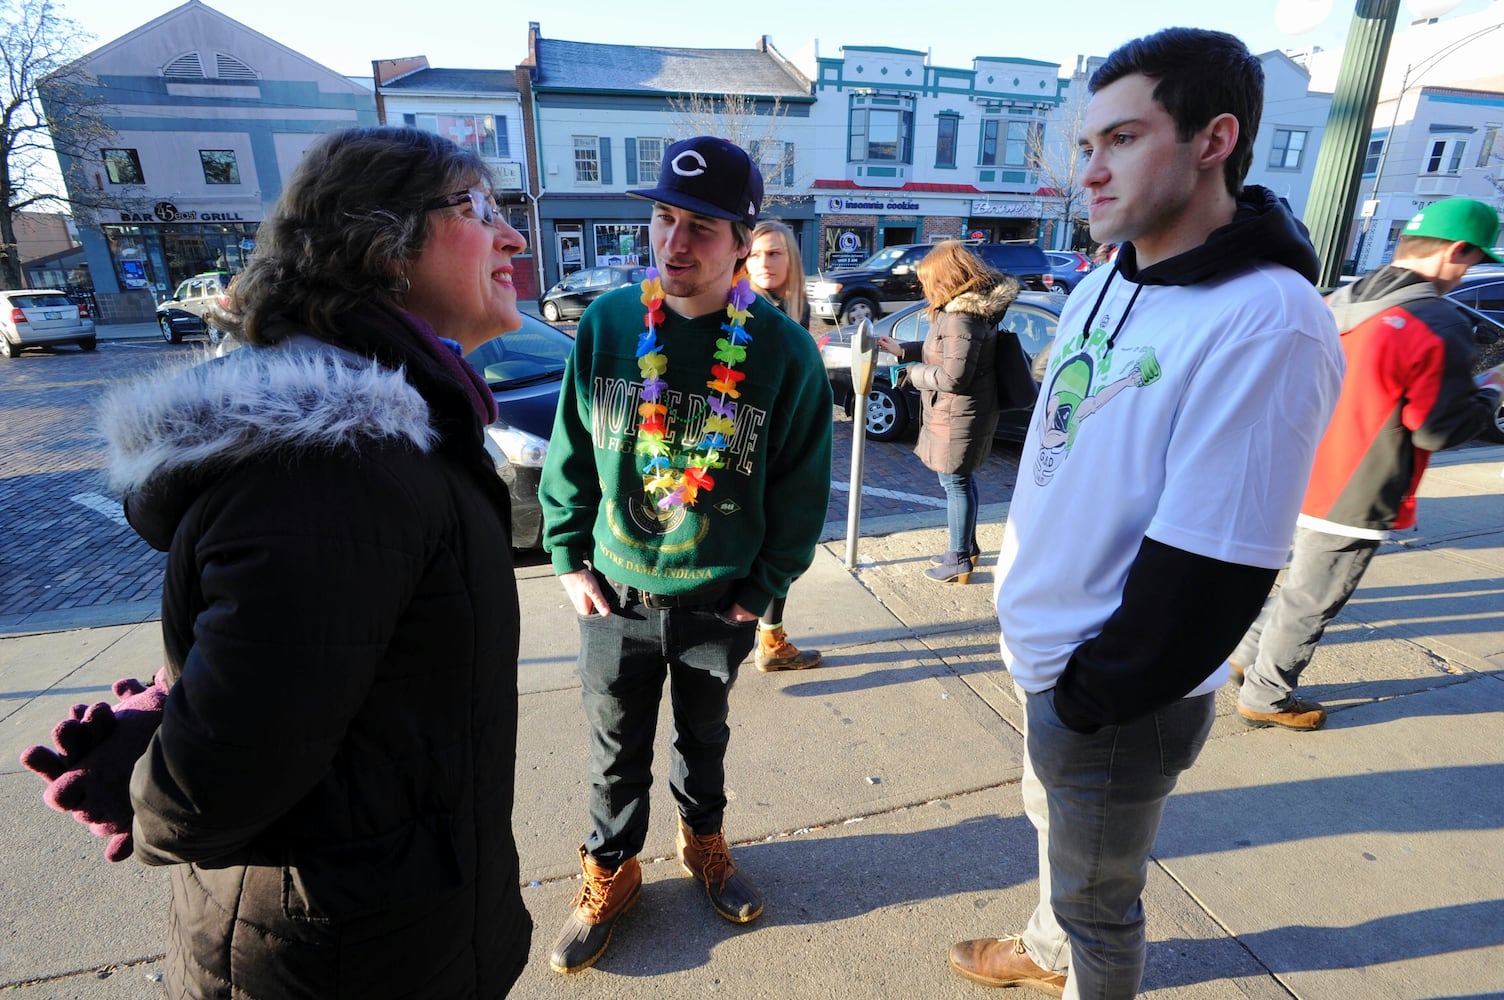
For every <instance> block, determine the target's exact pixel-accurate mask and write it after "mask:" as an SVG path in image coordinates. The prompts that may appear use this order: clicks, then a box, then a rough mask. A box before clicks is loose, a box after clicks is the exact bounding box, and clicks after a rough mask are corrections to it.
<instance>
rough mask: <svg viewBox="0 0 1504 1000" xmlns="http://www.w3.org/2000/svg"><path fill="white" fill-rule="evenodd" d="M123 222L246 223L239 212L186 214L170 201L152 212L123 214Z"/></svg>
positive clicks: (156, 206) (162, 203)
mask: <svg viewBox="0 0 1504 1000" xmlns="http://www.w3.org/2000/svg"><path fill="white" fill-rule="evenodd" d="M120 221H121V222H244V221H246V220H245V218H244V217H243V216H242V215H241V214H240V213H239V212H195V211H193V210H192V209H190V210H188V211H186V212H184V211H179V210H178V207H177V206H176V205H174V204H173V203H172V202H170V201H159V202H157V204H156V205H155V206H154V207H153V208H152V210H151V211H150V212H121V213H120Z"/></svg>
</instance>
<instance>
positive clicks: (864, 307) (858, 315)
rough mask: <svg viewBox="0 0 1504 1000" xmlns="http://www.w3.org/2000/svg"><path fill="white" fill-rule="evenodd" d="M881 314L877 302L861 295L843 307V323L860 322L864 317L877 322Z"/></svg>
mask: <svg viewBox="0 0 1504 1000" xmlns="http://www.w3.org/2000/svg"><path fill="white" fill-rule="evenodd" d="M880 315H881V314H880V313H879V312H878V311H877V303H875V302H873V301H872V300H871V299H869V298H864V297H863V296H860V295H858V296H857V297H856V298H854V299H852V300H851V301H850V302H848V303H846V305H844V306H842V307H841V323H842V324H843V325H850V324H852V323H860V322H861V321H862V320H864V319H867V320H871V321H872V322H874V323H876V322H877V320H878V317H879V316H880Z"/></svg>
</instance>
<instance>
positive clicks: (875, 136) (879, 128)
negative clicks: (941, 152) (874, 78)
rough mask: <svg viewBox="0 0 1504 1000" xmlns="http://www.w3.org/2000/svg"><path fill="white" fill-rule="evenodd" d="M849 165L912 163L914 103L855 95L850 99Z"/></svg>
mask: <svg viewBox="0 0 1504 1000" xmlns="http://www.w3.org/2000/svg"><path fill="white" fill-rule="evenodd" d="M846 159H847V161H848V162H850V163H913V162H914V99H913V98H912V97H907V96H904V95H884V94H859V95H856V96H854V97H852V99H851V125H850V131H849V142H848V143H847V155H846Z"/></svg>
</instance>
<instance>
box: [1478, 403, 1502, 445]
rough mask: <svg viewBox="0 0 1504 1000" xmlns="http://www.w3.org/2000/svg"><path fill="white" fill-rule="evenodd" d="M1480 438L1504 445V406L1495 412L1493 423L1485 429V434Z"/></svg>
mask: <svg viewBox="0 0 1504 1000" xmlns="http://www.w3.org/2000/svg"><path fill="white" fill-rule="evenodd" d="M1478 437H1480V438H1482V439H1483V440H1485V441H1494V442H1497V443H1499V444H1504V404H1500V406H1499V408H1498V409H1497V410H1495V411H1494V419H1493V422H1492V423H1490V424H1489V425H1488V426H1487V427H1485V428H1483V433H1482V434H1479V435H1478Z"/></svg>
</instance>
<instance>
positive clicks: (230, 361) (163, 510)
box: [98, 336, 438, 549]
mask: <svg viewBox="0 0 1504 1000" xmlns="http://www.w3.org/2000/svg"><path fill="white" fill-rule="evenodd" d="M98 414H99V420H100V425H101V428H102V433H103V436H104V438H105V444H106V448H107V459H106V474H107V476H108V481H109V486H110V488H111V489H112V490H113V491H115V492H116V493H117V494H119V495H121V496H122V497H123V498H124V500H125V506H126V514H127V517H128V519H129V520H130V522H131V525H132V526H133V527H135V528H136V530H137V531H138V532H140V533H141V535H142V537H143V538H145V539H146V541H147V542H148V543H150V544H151V545H152V546H153V547H155V548H158V549H165V548H166V547H167V545H168V544H169V543H170V542H171V539H172V533H173V532H174V531H175V530H176V527H177V523H178V521H179V520H180V519H181V517H182V515H183V513H184V512H185V511H186V510H187V508H188V507H189V505H191V504H192V502H193V501H194V499H196V498H197V496H198V495H199V493H200V492H202V489H203V488H204V486H205V485H207V484H208V483H209V482H212V481H214V480H215V479H217V478H219V477H220V476H222V475H223V474H224V473H225V472H226V471H227V470H229V469H232V468H234V467H236V466H238V465H241V464H243V463H245V462H248V461H251V460H253V459H257V458H260V457H263V456H265V455H268V454H271V453H274V452H278V451H287V450H313V449H320V450H326V449H339V448H346V447H351V446H355V445H358V444H360V443H362V442H373V441H379V440H385V439H391V440H406V441H407V442H409V443H410V444H411V445H412V446H413V447H414V448H417V449H418V450H420V451H428V450H430V449H431V448H432V447H433V446H434V444H435V443H436V441H437V438H438V433H437V431H435V430H434V429H433V427H432V426H431V425H430V415H429V407H428V403H427V402H426V401H425V400H424V398H423V397H422V395H420V394H419V392H418V390H417V389H416V388H414V387H413V386H412V385H411V384H409V383H408V381H407V379H406V378H405V377H404V375H403V373H402V372H401V371H393V370H392V369H389V368H385V367H383V366H382V365H380V364H378V363H376V362H375V361H373V360H371V359H370V358H366V357H362V356H360V355H357V354H352V353H349V352H346V351H342V350H339V349H337V348H334V347H331V346H330V345H328V344H324V343H321V342H320V341H317V340H314V339H313V338H311V337H306V336H295V337H290V338H288V339H287V340H284V341H282V342H280V343H278V344H277V345H275V346H272V347H252V346H247V347H241V348H239V349H237V350H233V351H230V352H228V353H227V354H225V355H224V356H223V357H219V358H215V359H213V360H211V361H207V362H200V363H195V364H192V365H189V366H186V367H176V368H167V369H164V370H163V371H161V372H159V373H158V374H156V375H155V376H152V377H150V378H147V379H143V380H140V381H136V382H132V383H130V384H127V385H124V386H120V387H118V388H116V389H113V390H111V391H110V392H108V393H106V394H105V395H104V396H103V398H102V399H101V401H100V404H99V408H98Z"/></svg>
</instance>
